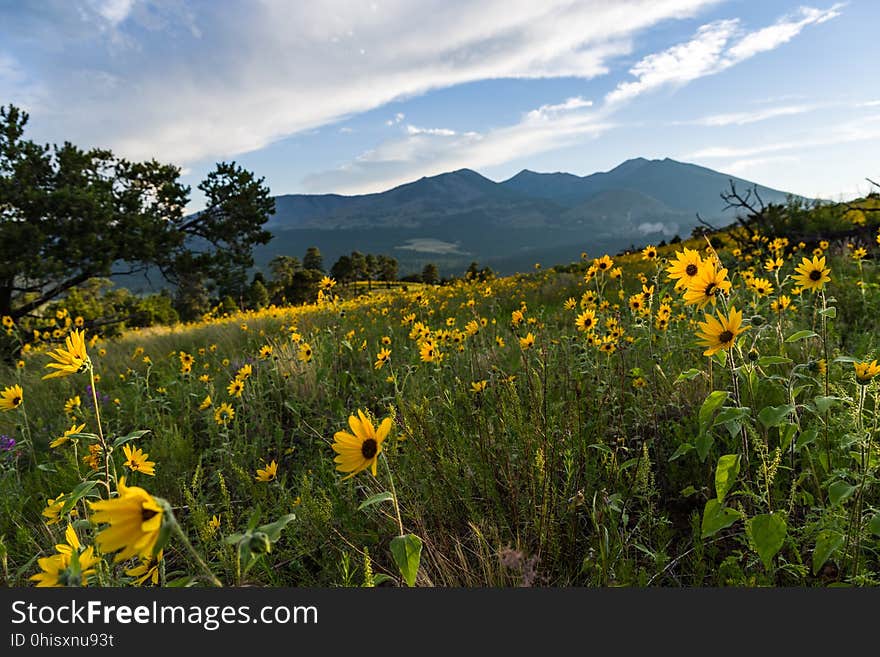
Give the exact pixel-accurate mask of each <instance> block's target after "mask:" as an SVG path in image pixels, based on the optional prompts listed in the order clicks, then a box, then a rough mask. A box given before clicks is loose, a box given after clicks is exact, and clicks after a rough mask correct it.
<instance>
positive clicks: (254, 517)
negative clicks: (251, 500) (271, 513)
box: [247, 505, 261, 532]
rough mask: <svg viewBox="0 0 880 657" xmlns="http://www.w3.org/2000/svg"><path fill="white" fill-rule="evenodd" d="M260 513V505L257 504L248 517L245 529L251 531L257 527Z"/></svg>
mask: <svg viewBox="0 0 880 657" xmlns="http://www.w3.org/2000/svg"><path fill="white" fill-rule="evenodd" d="M260 513H261V510H260V506H259V505H257V508H255V509H254V510H253V511H252V512H251V517H250V518H249V519H248V524H247V531H249V532H252V531H254V530H255V529H256V528H257V523H258V522H260Z"/></svg>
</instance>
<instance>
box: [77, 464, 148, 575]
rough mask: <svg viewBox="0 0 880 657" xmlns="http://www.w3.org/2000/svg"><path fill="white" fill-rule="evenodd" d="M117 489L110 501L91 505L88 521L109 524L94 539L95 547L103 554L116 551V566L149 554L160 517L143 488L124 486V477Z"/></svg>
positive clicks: (101, 501)
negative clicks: (121, 562) (117, 494)
mask: <svg viewBox="0 0 880 657" xmlns="http://www.w3.org/2000/svg"><path fill="white" fill-rule="evenodd" d="M118 490H119V496H118V497H115V498H113V499H112V500H100V501H98V502H92V503H91V508H92V511H94V513H93V514H92V522H94V523H108V524H109V526H108V527H105V528H104V529H103V530H101V532H100V533H98V535H97V536H95V544H96V545H97V546H98V549H99V550H101V552H102V553H104V554H110V553H111V552H117V551H118V554H117V555H116V556H115V557H114V559H113V561H114V562H116V563H118V562H120V561H125V560H126V559H131V558H132V557H135V556H142V555H146V556H149V555H151V554H152V553H153V547H154V546H155V545H156V541H157V540H158V539H159V532H160V530H161V528H162V517H163V514H164V511H163V509H162V507H161V506H160V504H159V503H158V502H157V501H156V500H155V498H153V496H152V495H150V494H149V493H148V492H147V491H145V490H144V489H143V488H138V487H137V486H126V485H125V477H121V478H120V479H119V486H118Z"/></svg>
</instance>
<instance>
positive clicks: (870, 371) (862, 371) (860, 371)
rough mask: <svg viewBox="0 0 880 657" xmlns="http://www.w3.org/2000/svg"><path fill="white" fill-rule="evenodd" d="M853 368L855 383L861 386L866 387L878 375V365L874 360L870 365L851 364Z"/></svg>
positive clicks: (864, 363) (879, 366) (879, 371)
mask: <svg viewBox="0 0 880 657" xmlns="http://www.w3.org/2000/svg"><path fill="white" fill-rule="evenodd" d="M853 368H854V369H855V371H856V382H857V383H859V384H861V385H868V384H869V383H870V382H871V379H873V378H874V377H875V376H877V375H878V374H880V365H877V361H876V360H872V361H871V362H870V363H869V362H868V361H865V362H863V363H853Z"/></svg>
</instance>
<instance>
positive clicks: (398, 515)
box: [382, 452, 403, 536]
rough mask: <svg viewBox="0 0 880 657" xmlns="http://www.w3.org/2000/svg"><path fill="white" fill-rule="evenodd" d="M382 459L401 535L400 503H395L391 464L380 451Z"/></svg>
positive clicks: (395, 490)
mask: <svg viewBox="0 0 880 657" xmlns="http://www.w3.org/2000/svg"><path fill="white" fill-rule="evenodd" d="M382 460H383V461H384V462H385V469H386V470H387V471H388V481H389V482H390V483H391V498H392V499H391V501H392V502H394V512H395V513H396V514H397V527H398V529H399V530H400V536H403V520H402V519H401V517H400V505H399V504H398V503H397V489H396V488H395V487H394V475H392V474H391V466H390V465H389V464H388V458H387V457H386V456H385V453H384V452H383V453H382Z"/></svg>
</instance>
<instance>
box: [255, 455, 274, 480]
mask: <svg viewBox="0 0 880 657" xmlns="http://www.w3.org/2000/svg"><path fill="white" fill-rule="evenodd" d="M264 465H265V467H264V468H257V476H256V480H257V481H262V482H263V483H269V482H270V481H274V480H275V478H276V477H277V476H278V464H277V463H276V462H275V459H272V462H271V463H265V464H264Z"/></svg>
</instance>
